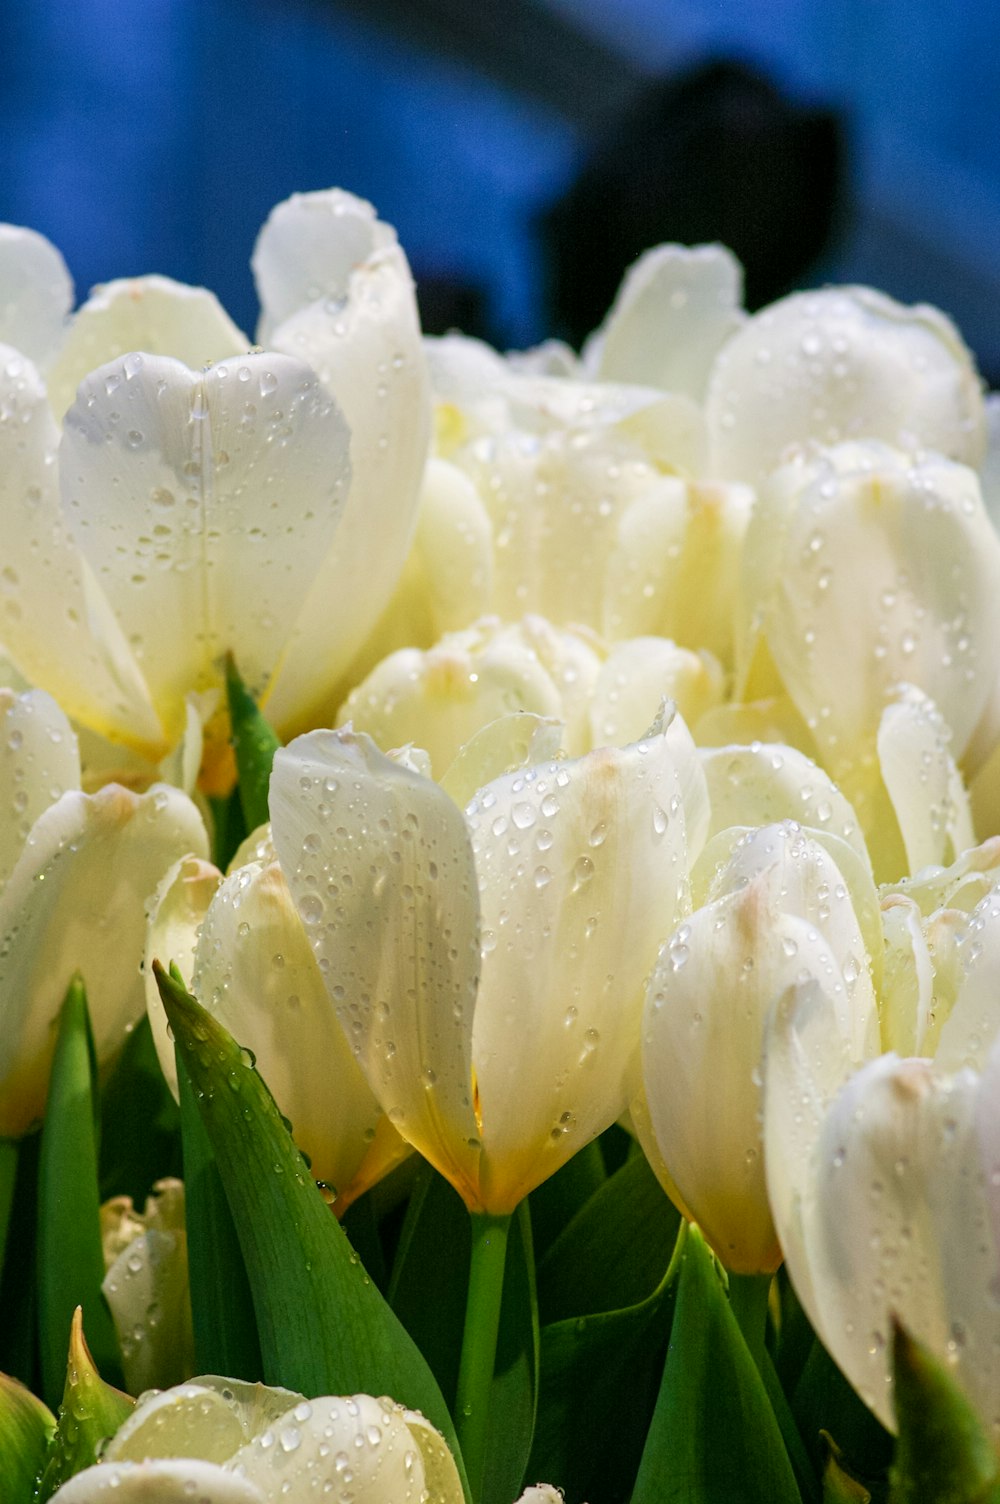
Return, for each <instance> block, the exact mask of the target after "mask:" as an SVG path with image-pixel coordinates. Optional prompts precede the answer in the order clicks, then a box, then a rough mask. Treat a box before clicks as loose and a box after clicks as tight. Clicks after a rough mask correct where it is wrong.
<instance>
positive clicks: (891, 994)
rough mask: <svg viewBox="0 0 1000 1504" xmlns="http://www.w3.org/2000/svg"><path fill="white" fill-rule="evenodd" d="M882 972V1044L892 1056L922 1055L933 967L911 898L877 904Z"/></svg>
mask: <svg viewBox="0 0 1000 1504" xmlns="http://www.w3.org/2000/svg"><path fill="white" fill-rule="evenodd" d="M882 929H883V933H884V935H885V970H884V974H883V979H882V988H881V999H882V1009H881V1014H882V1044H883V1047H884V1048H885V1049H886V1050H894V1051H895V1052H896V1054H897V1055H903V1056H906V1055H923V1054H924V1053H926V1052H925V1049H924V1040H925V1038H926V1035H927V1029H928V1026H929V1024H930V1017H931V1008H932V1004H933V1000H934V966H933V963H932V961H931V957H930V954H929V952H928V949H927V941H926V938H925V936H924V931H923V927H922V925H921V923H920V910H919V908H918V907H917V905H916V904H915V903H914V902H913V901H912V899H909V898H904V897H903V896H902V894H899V893H893V894H891V895H890V896H889V897H888V898H886V899H884V900H883V903H882Z"/></svg>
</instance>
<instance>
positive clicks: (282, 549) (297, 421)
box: [60, 355, 350, 740]
mask: <svg viewBox="0 0 1000 1504" xmlns="http://www.w3.org/2000/svg"><path fill="white" fill-rule="evenodd" d="M348 437H349V436H348V431H347V428H346V426H345V424H344V420H343V418H342V417H341V415H340V413H339V412H338V410H337V408H336V405H335V404H334V402H333V400H332V399H331V398H330V397H329V396H328V394H327V393H326V392H325V391H324V390H323V389H322V387H321V386H320V385H319V383H318V382H317V380H316V377H315V375H314V374H313V372H312V371H310V370H309V369H308V367H306V366H305V365H303V364H302V362H301V361H299V360H295V359H292V358H291V357H290V356H283V355H247V356H245V357H244V358H243V359H242V360H234V361H228V362H223V363H221V364H219V365H216V366H214V367H212V369H211V370H209V371H207V372H204V373H198V374H196V373H195V372H193V371H189V370H188V369H187V367H186V366H183V365H181V364H180V363H179V362H178V361H174V360H170V359H168V358H167V357H165V356H143V355H128V356H126V357H125V359H124V360H123V361H118V362H113V363H112V364H111V365H108V366H104V367H102V368H101V369H100V370H98V371H95V372H93V373H92V375H90V376H88V377H87V379H86V380H85V381H84V382H83V384H82V385H81V387H80V392H79V395H78V397H77V400H76V402H75V403H74V404H73V406H72V407H71V408H70V410H69V412H68V413H67V414H66V419H65V425H64V431H63V440H62V445H61V449H60V463H61V487H62V495H63V501H64V505H65V506H66V508H67V510H68V515H69V521H70V526H71V527H72V529H73V531H74V534H75V536H76V538H77V540H78V542H79V545H80V548H81V549H82V550H83V552H84V553H85V554H86V556H87V557H88V559H89V560H90V563H91V565H92V567H93V569H94V572H95V574H96V576H97V578H98V580H99V582H100V584H101V587H102V589H103V590H104V592H105V594H106V596H107V598H108V600H109V601H110V603H111V605H112V607H113V609H114V611H115V615H116V617H117V619H118V621H119V622H120V623H121V626H122V628H123V629H124V631H125V632H126V633H127V635H128V638H129V641H130V643H131V644H132V646H133V648H134V650H135V652H136V655H137V657H138V659H139V661H140V663H141V666H142V671H143V674H144V677H145V680H146V682H147V684H148V685H149V688H150V691H151V693H152V694H153V697H154V699H155V702H156V704H157V707H158V709H159V710H160V713H161V716H162V718H163V720H164V722H165V724H166V725H167V726H168V728H169V729H170V733H171V740H174V739H176V738H178V737H179V736H180V734H181V732H182V730H183V728H184V724H185V714H186V703H185V697H186V695H187V694H188V692H189V691H191V690H202V689H205V688H208V687H209V686H211V685H216V684H218V682H219V680H220V670H219V660H220V659H221V658H222V657H224V655H225V654H226V652H228V651H233V652H234V653H235V654H236V656H237V658H238V661H239V665H240V672H241V674H242V676H243V678H244V680H245V681H246V683H247V684H248V686H249V687H250V688H251V689H252V690H253V692H254V693H255V694H257V695H259V694H260V693H261V691H262V690H263V689H264V688H265V686H266V685H267V683H268V682H269V680H270V678H271V676H272V674H273V673H274V671H275V669H276V667H277V664H278V661H279V658H280V655H281V652H282V649H283V646H284V644H285V641H286V639H287V637H288V635H289V633H290V631H291V627H292V624H293V622H294V621H295V618H296V615H297V613H298V610H299V607H300V604H301V600H302V596H303V594H304V593H305V591H306V590H307V589H308V587H309V586H310V585H311V583H312V581H313V579H314V578H315V576H316V571H317V569H318V568H319V566H320V563H321V561H322V558H323V556H324V555H325V554H326V552H327V551H328V550H329V547H330V545H331V542H332V539H333V536H334V532H335V530H336V528H337V524H338V521H339V518H340V514H341V509H342V507H343V503H344V498H345V494H346V489H347V484H348V478H349V474H350V468H349V463H348V457H347V450H348Z"/></svg>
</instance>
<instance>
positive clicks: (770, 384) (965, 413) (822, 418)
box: [705, 287, 985, 483]
mask: <svg viewBox="0 0 1000 1504" xmlns="http://www.w3.org/2000/svg"><path fill="white" fill-rule="evenodd" d="M705 412H706V418H707V421H708V427H709V434H710V439H711V447H712V464H713V470H714V473H715V474H717V475H722V476H726V477H728V478H730V479H733V480H747V481H750V482H751V483H752V482H754V481H756V480H758V479H760V478H761V477H762V476H764V475H766V474H767V472H768V471H769V470H773V469H774V467H775V465H778V464H780V463H781V462H782V460H783V459H784V458H785V455H786V451H787V450H788V448H789V446H791V445H796V444H804V443H806V442H807V441H808V440H810V439H811V440H815V441H817V442H818V443H820V444H838V443H840V442H842V441H843V440H845V439H854V438H860V437H869V438H874V439H882V440H884V441H885V442H886V443H889V444H894V445H895V446H896V447H897V448H899V449H905V450H910V451H913V450H920V449H933V450H937V451H938V452H939V453H941V454H946V455H948V456H949V457H951V458H953V459H957V460H963V461H965V462H966V463H969V464H972V465H976V464H978V463H979V460H980V459H981V458H982V454H983V450H984V447H985V424H984V417H983V399H982V393H981V390H980V382H979V377H978V375H977V372H976V368H975V365H974V364H973V360H972V356H971V355H970V353H969V351H968V349H967V348H966V346H965V345H964V344H963V342H962V339H961V336H960V335H959V333H958V331H957V330H956V328H955V326H954V325H953V324H952V323H951V321H950V320H949V319H947V318H946V317H945V315H944V314H943V313H939V312H938V310H937V309H936V308H930V307H928V306H927V305H926V304H922V303H921V304H917V305H916V306H914V307H912V308H905V307H903V305H902V304H900V303H896V302H894V301H893V299H892V298H889V297H886V296H885V295H884V294H882V293H879V292H874V291H873V290H872V289H871V288H868V287H829V288H825V289H822V290H821V291H818V292H803V293H793V294H792V296H791V297H787V298H782V299H781V300H780V301H779V302H777V303H773V304H771V306H770V307H769V308H765V309H763V310H762V311H761V312H760V313H758V314H755V315H754V317H753V318H752V319H750V320H749V321H748V322H747V323H746V324H744V326H743V328H742V329H741V330H740V331H739V332H738V333H737V334H736V335H734V336H733V338H732V339H730V340H729V341H728V343H727V344H726V345H725V346H723V348H722V350H721V352H720V354H719V355H718V357H717V359H716V361H715V365H714V368H713V370H712V374H711V376H710V378H709V382H708V390H707V393H706V397H705Z"/></svg>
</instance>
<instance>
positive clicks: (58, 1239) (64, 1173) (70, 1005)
mask: <svg viewBox="0 0 1000 1504" xmlns="http://www.w3.org/2000/svg"><path fill="white" fill-rule="evenodd" d="M95 1081H96V1071H95V1062H94V1044H93V1039H92V1036H91V1032H90V1018H89V1014H88V1011H87V994H86V990H85V988H84V984H83V979H82V978H81V977H80V976H76V977H74V978H73V980H72V982H71V983H70V985H69V989H68V991H67V993H66V998H65V1001H64V1002H63V1006H62V1011H61V1013H60V1017H59V1032H58V1035H57V1038H56V1049H55V1055H54V1056H53V1060H52V1074H51V1076H50V1079H49V1095H48V1102H47V1104H46V1109H45V1121H44V1123H43V1125H42V1139H41V1151H40V1160H39V1180H38V1264H37V1271H38V1272H37V1280H38V1331H39V1346H40V1353H41V1368H42V1394H43V1396H44V1398H45V1399H46V1401H47V1402H48V1404H49V1405H50V1407H51V1406H54V1405H56V1404H58V1402H59V1397H60V1395H61V1394H62V1390H63V1380H64V1378H65V1375H66V1350H67V1348H68V1346H69V1336H70V1328H71V1326H72V1322H73V1312H74V1311H75V1309H76V1307H77V1306H82V1307H83V1315H84V1320H85V1321H86V1324H87V1330H88V1331H89V1332H90V1335H91V1343H92V1347H93V1351H94V1355H95V1358H96V1360H97V1363H98V1365H99V1367H100V1369H101V1371H102V1372H103V1373H105V1374H107V1375H108V1377H109V1379H110V1380H111V1381H112V1382H116V1381H117V1382H120V1381H121V1358H120V1356H119V1352H118V1339H117V1337H116V1335H115V1329H114V1323H113V1322H112V1320H111V1313H110V1312H109V1310H108V1308H107V1305H106V1303H105V1300H104V1296H103V1294H102V1293H101V1282H102V1281H103V1279H104V1253H103V1249H102V1246H101V1220H100V1209H101V1202H100V1194H99V1190H98V1179H97V1163H98V1157H97V1119H96V1092H95Z"/></svg>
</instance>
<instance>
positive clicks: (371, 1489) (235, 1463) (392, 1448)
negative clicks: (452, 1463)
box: [226, 1394, 462, 1504]
mask: <svg viewBox="0 0 1000 1504" xmlns="http://www.w3.org/2000/svg"><path fill="white" fill-rule="evenodd" d="M407 1413H408V1412H406V1411H405V1410H404V1409H403V1407H402V1405H397V1404H396V1403H395V1402H394V1401H393V1400H390V1399H373V1398H372V1397H371V1395H368V1394H356V1395H354V1396H352V1397H350V1398H346V1399H340V1398H335V1397H331V1396H324V1397H323V1398H321V1399H315V1400H300V1401H299V1403H298V1404H297V1405H296V1406H295V1407H294V1408H293V1409H291V1410H289V1411H288V1412H287V1413H286V1414H285V1415H284V1416H282V1417H280V1418H279V1419H278V1420H276V1421H275V1422H274V1423H273V1425H272V1426H270V1427H268V1429H267V1430H266V1431H264V1432H262V1433H261V1434H260V1435H258V1436H255V1437H254V1438H253V1440H252V1441H250V1442H248V1443H247V1445H246V1446H245V1447H242V1448H241V1449H240V1451H238V1452H236V1453H235V1455H234V1456H233V1457H231V1458H230V1459H229V1461H228V1462H227V1463H226V1468H227V1471H229V1472H230V1473H232V1474H234V1475H236V1476H237V1477H239V1478H241V1479H244V1480H246V1481H248V1482H251V1483H253V1484H254V1485H255V1486H256V1487H257V1488H258V1489H259V1490H260V1492H261V1494H262V1495H263V1497H264V1500H265V1504H282V1501H284V1500H288V1499H291V1500H296V1501H297V1500H298V1499H303V1500H304V1499H306V1498H307V1497H308V1496H310V1495H313V1496H315V1497H322V1496H325V1495H330V1496H332V1497H337V1496H338V1495H339V1497H340V1498H341V1499H342V1498H343V1496H344V1491H345V1490H346V1491H348V1492H349V1496H350V1497H351V1498H352V1499H359V1500H364V1501H365V1504H395V1501H396V1500H402V1499H410V1498H413V1499H420V1498H423V1497H425V1486H426V1485H425V1478H424V1465H423V1453H422V1449H421V1448H420V1447H418V1446H417V1445H416V1444H415V1439H414V1437H413V1434H412V1433H411V1431H410V1428H409V1426H408V1425H407V1423H406V1415H407ZM432 1461H433V1463H434V1464H437V1463H438V1459H437V1457H432ZM438 1471H439V1477H441V1478H443V1477H444V1475H443V1470H441V1469H438ZM346 1474H350V1476H349V1477H347V1476H346ZM427 1497H428V1504H430V1498H431V1497H434V1496H433V1495H428V1496H427ZM437 1498H438V1499H439V1500H440V1504H459V1501H461V1499H462V1492H461V1488H459V1492H458V1495H457V1499H456V1496H455V1494H454V1491H453V1488H452V1489H448V1490H447V1491H446V1492H443V1493H441V1494H439V1495H438V1496H437Z"/></svg>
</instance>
